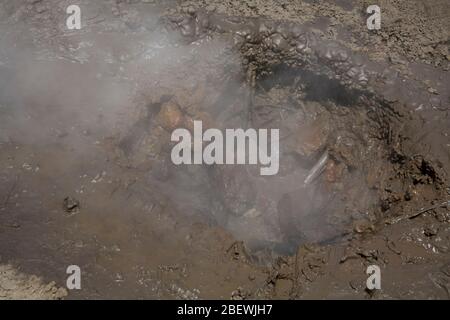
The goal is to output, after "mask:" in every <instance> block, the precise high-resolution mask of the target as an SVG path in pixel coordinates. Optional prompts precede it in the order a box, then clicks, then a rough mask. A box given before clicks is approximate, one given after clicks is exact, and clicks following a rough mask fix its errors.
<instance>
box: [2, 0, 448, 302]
mask: <svg viewBox="0 0 450 320" xmlns="http://www.w3.org/2000/svg"><path fill="white" fill-rule="evenodd" d="M413 2H414V3H415V5H412V4H405V3H404V2H402V1H389V3H384V2H383V3H381V4H380V6H381V7H382V8H387V9H386V16H383V17H384V18H383V27H382V29H381V30H379V31H372V32H370V31H368V30H367V28H366V24H365V20H366V15H365V14H364V10H365V8H366V6H367V3H366V2H365V1H338V2H331V1H321V2H315V1H300V2H293V1H269V0H268V1H258V0H255V1H248V2H243V1H228V2H226V3H223V2H219V1H217V2H216V1H208V3H205V2H203V1H179V2H178V1H164V2H163V1H161V2H159V1H98V2H96V3H95V4H93V3H90V2H89V1H86V2H83V1H82V2H81V4H80V5H81V7H82V8H83V9H82V10H83V21H84V24H83V28H82V29H81V30H79V31H68V30H66V28H65V15H64V11H65V8H66V6H67V5H68V4H69V3H65V1H50V0H48V1H46V0H41V1H6V2H4V3H2V4H0V16H1V21H2V22H1V24H0V31H1V38H0V150H1V152H0V181H1V184H0V298H23V297H32V298H44V299H48V298H63V297H65V298H68V299H85V298H97V299H98V298H146V299H160V298H167V299H204V298H213V299H216V298H224V299H230V298H232V299H258V298H270V299H271V298H273V299H288V298H295V299H302V298H337V299H352V298H358V299H361V298H375V299H417V298H432V299H449V298H450V253H449V250H450V248H449V245H450V225H449V218H450V210H449V208H450V203H449V201H450V184H449V173H450V139H449V136H448V135H449V129H450V122H449V121H450V119H449V107H450V100H449V99H450V98H449V95H450V91H449V84H450V79H449V74H448V66H449V63H450V56H449V52H448V36H449V35H448V32H449V30H450V28H449V26H448V21H449V19H448V17H449V16H450V8H449V7H448V4H447V3H446V2H445V1H439V0H436V1H428V2H421V1H411V3H413ZM408 3H409V2H408ZM417 17H420V19H417ZM196 120H201V121H202V122H203V126H204V129H206V128H218V129H220V130H225V129H226V128H242V129H248V128H255V129H271V128H277V129H280V163H279V173H278V174H277V175H274V176H261V175H260V174H259V172H260V167H259V166H258V165H213V166H208V165H186V166H176V165H174V164H172V162H171V158H170V154H171V150H172V147H173V145H174V143H173V142H171V139H170V138H171V133H172V131H173V130H175V129H176V128H186V129H188V130H189V131H193V122H194V121H196ZM373 264H375V265H378V266H380V268H381V272H382V290H379V291H378V290H377V291H374V292H371V291H368V290H366V279H367V275H366V273H365V272H366V268H367V266H369V265H373ZM69 265H78V266H80V268H81V270H82V290H73V291H67V292H66V291H64V290H65V289H58V288H63V287H65V281H66V278H67V274H66V268H67V266H69ZM17 270H20V272H19V271H17ZM22 273H24V274H25V275H21V274H22ZM26 275H36V276H38V277H39V279H38V280H36V279H37V278H32V280H27V277H29V276H26ZM31 277H34V276H31ZM11 279H13V280H11ZM27 281H28V283H30V282H31V285H30V284H28V285H27ZM42 283H44V284H42ZM47 283H50V284H49V285H46V284H47ZM33 286H35V287H36V288H38V289H36V290H31V291H30V289H29V288H30V287H31V288H33ZM41 286H42V287H41ZM24 287H25V288H28V289H23V288H24ZM36 292H39V293H38V294H37V295H36Z"/></svg>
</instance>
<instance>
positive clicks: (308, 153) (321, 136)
mask: <svg viewBox="0 0 450 320" xmlns="http://www.w3.org/2000/svg"><path fill="white" fill-rule="evenodd" d="M329 129H330V128H329V124H328V119H327V118H324V117H321V118H318V119H317V120H315V121H314V122H313V123H311V124H308V125H306V126H303V127H301V128H300V129H299V131H298V132H297V135H296V139H295V140H296V142H295V145H294V151H295V152H296V153H297V154H299V155H300V156H302V157H304V158H306V159H308V160H311V159H312V158H314V157H315V156H317V155H318V153H320V152H321V151H322V150H323V149H324V148H325V146H326V143H327V140H328V135H329V131H330V130H329Z"/></svg>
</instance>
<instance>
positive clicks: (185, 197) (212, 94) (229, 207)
mask: <svg viewBox="0 0 450 320" xmlns="http://www.w3.org/2000/svg"><path fill="white" fill-rule="evenodd" d="M316 45H317V46H318V47H320V46H321V44H320V42H319V43H316ZM324 45H327V44H326V43H325V44H324ZM233 50H234V51H233ZM265 50H267V49H266V48H264V47H263V45H262V44H261V43H258V42H257V43H251V42H247V43H245V44H244V45H241V46H240V47H239V46H238V47H237V48H236V47H233V49H232V52H230V53H228V55H225V56H221V57H220V58H219V59H218V61H217V60H215V62H214V63H215V64H214V68H213V70H214V71H209V72H208V68H209V67H210V65H208V64H206V66H205V64H204V63H202V62H199V63H198V69H199V70H202V69H205V71H200V73H201V72H204V75H203V76H201V77H199V78H197V79H196V82H195V85H193V86H191V87H189V88H188V89H186V88H183V87H181V88H177V84H174V85H173V87H171V88H170V89H167V90H166V91H165V92H164V94H161V96H160V97H157V98H152V99H151V102H148V101H147V102H144V103H142V104H141V106H140V108H138V109H139V111H138V114H139V116H138V120H137V121H136V123H134V124H133V125H132V126H131V129H130V130H129V131H128V132H127V133H126V134H124V135H122V136H121V137H120V138H119V142H118V145H119V151H120V154H121V155H120V157H122V158H124V159H126V160H125V161H126V162H127V165H129V166H132V167H135V168H139V169H142V170H143V174H144V176H145V181H146V184H147V186H146V187H145V188H144V189H145V190H147V192H148V193H147V194H146V191H143V190H140V192H141V193H142V195H143V197H151V198H152V199H153V201H159V203H169V206H170V207H171V208H172V209H173V210H174V211H176V212H177V215H181V216H184V217H188V218H189V219H191V218H193V219H194V221H200V222H207V223H209V224H212V225H219V226H222V227H224V228H226V229H227V230H229V231H230V232H231V233H232V234H233V235H234V236H235V237H236V238H237V239H239V240H243V241H244V242H245V244H246V245H247V247H249V248H250V249H251V250H252V251H253V252H254V253H261V252H267V251H270V252H275V253H278V254H292V253H294V252H295V250H296V248H297V247H298V246H299V245H300V244H303V243H309V242H314V243H332V242H337V241H341V240H343V239H345V238H346V237H348V236H350V235H351V234H352V233H353V232H354V231H356V232H366V231H369V232H370V231H374V230H375V228H376V227H377V226H378V225H381V224H382V223H383V222H384V221H385V220H386V219H387V217H388V216H389V215H390V213H389V214H388V211H389V210H390V209H391V208H392V206H398V208H401V206H402V203H405V202H408V201H411V200H412V199H413V198H415V200H417V201H421V200H423V199H427V197H434V196H435V195H436V193H439V189H440V184H441V183H442V181H441V180H440V178H439V175H438V174H437V173H436V172H435V171H434V168H433V166H432V165H431V164H430V163H428V162H427V161H426V160H425V159H424V158H423V157H422V156H420V155H416V156H414V157H413V156H410V155H408V154H406V152H408V151H405V148H404V146H403V142H404V141H405V140H408V138H405V137H404V134H405V132H407V130H408V128H410V126H411V127H413V125H414V119H413V118H412V117H411V116H410V115H407V114H406V112H404V109H403V106H402V105H400V104H396V103H393V102H388V101H386V100H385V99H383V97H379V96H378V95H376V94H374V93H373V92H371V90H366V89H364V88H361V86H357V85H356V86H355V85H353V83H352V82H348V84H347V85H345V84H343V82H344V83H345V81H340V80H342V79H339V76H337V77H335V78H332V77H329V76H328V75H327V74H326V72H325V73H324V72H322V70H323V68H324V66H323V65H321V64H320V60H318V61H315V62H313V63H311V62H310V61H308V62H307V63H304V62H300V63H297V62H295V63H292V61H291V60H290V61H289V62H287V63H286V62H284V60H285V58H286V56H285V55H284V53H283V52H282V51H280V50H273V51H270V50H269V53H270V54H269V55H266V54H256V55H254V54H252V53H251V54H250V57H249V55H248V53H249V52H262V51H265ZM337 55H338V56H339V55H340V58H339V57H338V60H339V61H347V60H348V57H347V56H346V53H345V52H344V53H343V52H339V51H338V52H337ZM236 56H237V58H236ZM350 63H351V62H350ZM351 67H352V66H351V65H350V68H351ZM194 68H197V66H194ZM355 68H358V67H356V66H355ZM217 70H220V72H218V71H217ZM351 70H353V69H351ZM351 70H350V71H351ZM359 79H360V80H361V76H360V78H359ZM364 81H365V79H364V77H362V82H363V83H364ZM179 91H181V92H182V93H181V94H180V93H179ZM194 120H202V121H203V125H204V130H205V126H206V128H208V127H209V128H219V129H222V130H224V129H225V128H243V129H247V128H255V129H260V128H262V129H270V128H277V129H280V170H279V173H278V174H277V175H275V176H269V177H262V176H259V169H258V168H257V166H250V165H231V166H230V165H220V166H206V165H187V166H186V165H181V166H175V165H172V164H171V160H170V150H171V147H172V146H173V144H172V143H171V142H170V134H171V132H172V130H174V129H176V128H178V127H185V128H187V129H189V130H192V121H194ZM409 123H411V125H410V124H409ZM323 160H325V161H323ZM321 161H322V162H321ZM320 162H321V163H322V165H320ZM314 168H319V169H320V170H318V171H316V172H317V173H316V174H315V175H314V176H313V179H312V181H311V182H310V183H308V184H305V183H304V181H305V178H306V177H307V176H308V175H309V174H311V172H312V170H314ZM148 172H150V173H148ZM150 194H151V196H150ZM419 198H420V199H419ZM397 213H399V212H398V211H397Z"/></svg>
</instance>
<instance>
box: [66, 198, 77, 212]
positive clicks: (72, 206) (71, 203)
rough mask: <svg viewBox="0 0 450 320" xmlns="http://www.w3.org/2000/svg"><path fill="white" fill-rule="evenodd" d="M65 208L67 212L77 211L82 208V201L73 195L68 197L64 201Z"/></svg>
mask: <svg viewBox="0 0 450 320" xmlns="http://www.w3.org/2000/svg"><path fill="white" fill-rule="evenodd" d="M63 208H64V210H65V211H66V212H67V213H76V212H78V211H79V209H80V202H79V201H78V200H76V199H74V198H72V197H66V198H65V199H64V201H63Z"/></svg>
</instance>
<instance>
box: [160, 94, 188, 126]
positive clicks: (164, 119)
mask: <svg viewBox="0 0 450 320" xmlns="http://www.w3.org/2000/svg"><path fill="white" fill-rule="evenodd" d="M157 117H158V122H159V124H160V125H161V126H162V127H163V128H164V129H166V130H168V131H173V130H175V129H177V128H179V127H180V126H181V125H182V123H183V121H184V117H183V114H182V113H181V110H180V108H179V107H178V105H177V104H176V103H174V102H173V101H169V102H167V103H165V104H164V105H163V106H162V107H161V110H160V112H159V114H158V116H157Z"/></svg>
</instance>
